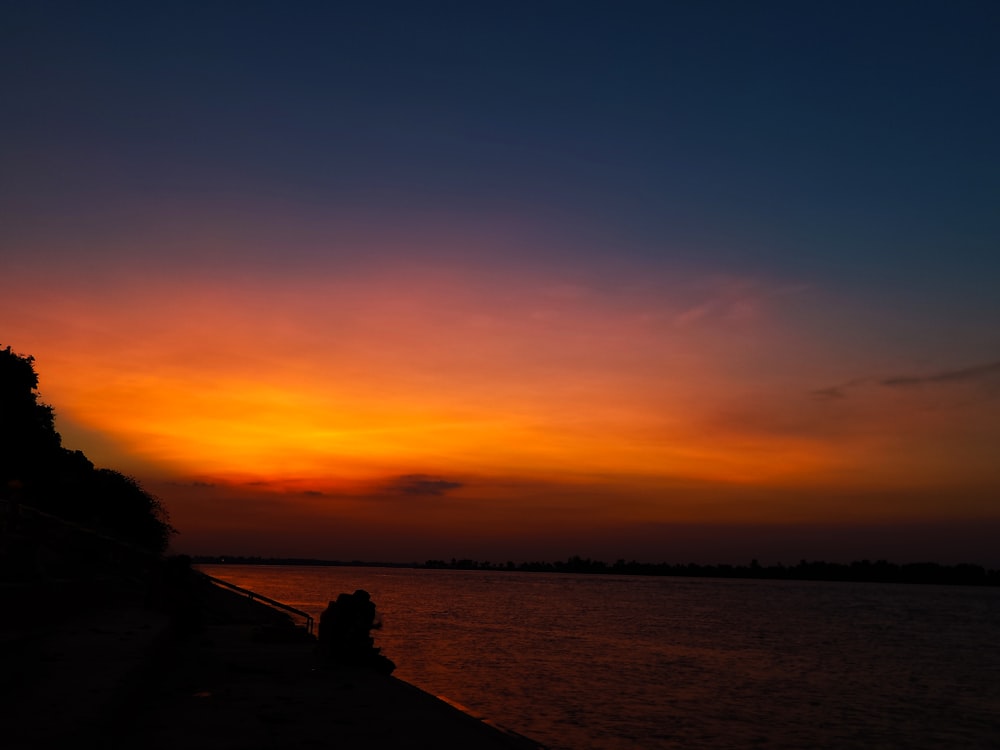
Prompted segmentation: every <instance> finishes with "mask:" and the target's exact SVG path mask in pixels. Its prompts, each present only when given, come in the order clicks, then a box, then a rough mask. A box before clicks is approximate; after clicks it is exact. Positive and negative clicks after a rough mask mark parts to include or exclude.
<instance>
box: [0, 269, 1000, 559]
mask: <svg viewBox="0 0 1000 750" xmlns="http://www.w3.org/2000/svg"><path fill="white" fill-rule="evenodd" d="M129 274H130V272H129V270H128V269H127V268H125V269H122V270H121V271H120V273H119V275H118V276H117V277H116V278H115V279H114V283H113V284H108V285H105V284H103V283H102V282H101V281H95V282H92V283H83V284H81V283H76V284H73V283H70V282H69V281H64V282H61V283H59V284H55V285H52V286H51V287H50V288H48V289H47V291H44V292H42V293H37V292H32V293H31V294H28V293H23V294H22V295H20V298H18V299H16V300H12V299H8V301H7V303H6V304H5V305H4V307H3V313H4V315H5V316H6V320H7V322H8V323H9V324H12V327H11V328H9V329H8V330H18V329H20V330H22V331H28V332H29V333H28V334H27V335H25V336H22V337H21V338H20V340H12V341H11V343H12V344H13V345H14V347H15V349H16V350H18V351H22V352H25V353H31V354H34V355H35V356H36V358H37V360H38V362H37V368H38V370H39V372H40V375H41V386H40V387H41V392H42V396H43V398H44V399H45V400H47V401H48V402H50V403H52V404H53V405H54V406H55V407H56V410H57V415H58V417H57V418H58V423H57V424H58V427H59V429H60V430H61V432H62V434H63V436H64V442H65V444H66V445H67V446H68V447H73V448H81V449H83V450H84V451H85V452H86V453H87V454H88V455H89V456H90V457H91V458H92V460H94V461H95V462H96V463H98V464H99V465H105V466H113V467H116V468H120V469H121V470H124V471H127V472H129V473H132V474H135V475H136V476H137V477H139V478H140V479H141V480H142V481H144V482H145V483H146V484H147V486H148V487H150V489H152V490H153V491H155V492H157V493H158V494H159V495H161V496H162V497H163V498H164V500H165V501H166V502H167V505H168V507H170V509H171V512H172V515H173V521H174V523H175V525H177V526H178V527H179V528H180V529H181V530H182V532H184V533H182V534H181V536H180V537H178V540H177V545H178V547H179V548H180V549H182V550H184V549H190V550H191V551H201V552H207V551H219V552H223V551H225V550H226V549H228V548H227V547H226V545H227V544H234V545H236V546H237V547H239V549H238V550H233V549H230V551H231V552H235V551H242V552H245V553H253V552H255V551H256V550H254V549H248V548H247V547H248V545H249V546H252V545H254V544H256V545H258V546H260V545H264V546H265V547H266V546H267V543H265V542H263V541H262V540H261V538H260V537H261V531H262V530H266V529H271V530H272V531H273V532H274V533H273V534H272V535H271V542H270V545H271V546H270V547H269V549H270V551H271V552H273V553H275V554H296V550H297V549H300V548H302V545H303V544H304V542H302V539H303V538H305V537H308V536H309V535H310V534H316V533H318V531H319V530H320V529H325V530H326V533H327V534H329V535H330V539H331V540H332V539H334V538H336V539H339V540H340V541H339V542H338V545H339V546H338V545H334V544H332V543H331V544H330V549H329V551H328V552H324V551H323V549H324V547H323V543H322V541H321V540H318V539H314V540H313V541H311V542H310V543H309V544H308V545H305V546H306V547H307V548H308V549H309V551H310V552H309V553H310V554H312V555H316V556H327V557H334V558H337V557H350V556H352V555H344V554H341V551H342V550H343V549H344V543H345V542H344V538H342V537H345V538H351V539H353V540H355V541H356V540H358V539H360V538H368V539H375V538H379V537H380V536H381V537H383V538H386V539H388V538H393V539H397V540H399V539H407V540H408V544H409V545H410V546H409V547H405V548H406V549H409V548H410V547H413V549H414V550H415V552H414V554H419V552H418V550H422V549H424V548H422V547H420V545H413V544H412V541H413V539H415V538H426V539H427V540H428V543H427V544H426V555H427V556H435V555H437V556H445V557H447V556H450V555H452V554H460V553H459V551H458V549H456V550H454V552H453V551H452V550H451V549H449V548H446V546H447V545H448V544H451V545H452V546H453V547H456V548H457V547H463V546H466V545H468V546H469V547H471V548H472V549H470V551H469V552H468V554H474V553H475V549H476V547H475V544H470V543H469V540H474V539H481V540H482V539H486V538H489V539H492V540H494V542H495V541H496V540H497V539H502V538H504V537H506V538H508V539H510V540H511V542H510V544H509V546H510V547H512V548H515V549H519V548H520V546H519V545H520V542H518V541H516V540H520V541H521V542H523V540H524V539H525V538H535V537H537V538H538V539H539V540H541V539H543V538H544V537H545V536H546V534H548V535H549V537H551V538H553V539H554V538H560V535H562V537H565V538H566V539H573V538H577V537H579V538H580V539H584V538H598V537H599V536H600V530H601V529H602V528H606V527H608V526H609V525H610V526H614V527H615V528H619V527H622V528H624V527H626V526H630V527H633V528H642V527H645V528H652V527H655V526H657V525H670V524H706V523H707V524H712V523H717V524H718V523H726V524H756V525H762V524H763V525H778V526H781V525H787V524H807V525H808V524H813V525H816V524H820V525H822V524H843V523H849V524H864V523H876V524H877V523H887V522H932V523H934V522H941V521H963V522H964V521H970V520H971V521H974V520H976V519H987V520H991V521H995V520H996V517H997V512H996V510H995V509H994V503H993V497H994V496H995V495H994V493H995V491H996V490H997V488H998V487H1000V472H998V469H997V467H996V462H995V461H994V453H993V451H992V450H991V448H990V446H994V447H995V446H996V445H997V441H996V439H997V437H998V435H1000V430H998V428H997V425H998V424H1000V419H998V417H1000V405H998V401H997V400H996V399H995V398H992V397H991V396H992V395H993V389H994V388H995V386H993V385H991V384H992V383H993V380H992V379H991V377H992V376H991V371H990V370H989V368H987V372H986V375H987V376H990V377H987V378H985V379H984V378H980V377H977V376H976V373H975V372H974V373H973V374H972V376H969V377H962V375H961V373H960V374H959V375H958V376H956V377H953V378H950V379H949V378H948V377H943V378H942V377H941V376H940V373H938V374H937V375H935V374H934V373H922V374H921V373H919V372H918V371H917V375H912V374H907V373H901V372H900V371H898V370H897V371H891V370H888V369H881V367H882V363H880V362H879V361H878V356H879V355H878V353H877V352H874V353H873V352H871V351H864V350H863V349H860V348H859V349H857V350H853V351H852V350H851V349H849V348H845V347H844V346H843V345H837V343H836V342H835V341H828V340H823V339H821V338H820V337H818V336H817V335H816V331H817V328H818V326H820V325H821V322H822V319H823V318H822V315H823V313H822V310H823V308H824V306H825V305H826V304H828V303H829V302H830V300H829V299H826V298H824V294H823V293H821V292H819V291H818V290H816V289H814V288H811V287H809V286H808V285H796V284H788V283H777V282H771V281H768V280H766V279H749V278H727V277H717V276H707V275H700V276H699V275H697V274H692V273H690V272H675V273H664V274H661V275H659V276H658V277H657V278H637V277H627V278H625V279H624V280H622V279H618V280H608V279H602V280H595V279H594V278H593V277H591V278H586V277H583V276H581V275H576V276H574V275H573V274H557V273H537V274H514V273H504V272H501V271H499V270H497V269H487V268H481V267H476V268H474V267H466V268H464V269H463V268H460V267H457V266H454V265H451V266H447V267H445V266H440V267H432V266H431V267H424V268H418V267H407V266H406V264H402V266H401V267H396V268H383V269H371V268H368V269H358V268H355V269H351V270H344V271H341V272H338V273H330V274H326V275H314V276H310V275H296V274H293V273H285V274H276V275H274V276H272V277H271V278H262V277H260V276H256V277H249V276H248V277H240V276H239V275H238V274H234V275H233V276H231V277H229V278H218V277H203V278H200V279H188V278H185V277H184V276H182V275H178V274H176V273H171V272H164V273H163V274H162V275H157V274H153V275H149V274H146V275H143V276H141V277H140V276H138V275H137V276H136V277H134V278H130V275H129ZM150 279H153V280H152V281H150ZM15 297H17V295H15ZM4 343H5V344H6V343H7V342H6V341H5V342H4ZM903 375H906V376H907V377H920V376H923V377H924V380H923V381H917V380H914V381H913V382H906V381H905V380H904V381H903V382H900V383H892V382H890V381H891V380H892V378H893V377H894V376H895V377H902V376H903ZM935 378H937V379H935ZM241 534H243V535H244V536H241ZM296 534H298V537H296ZM574 534H576V536H574ZM247 535H249V536H247ZM302 535H305V537H303V536H302ZM338 535H339V536H338ZM626 536H627V535H626ZM296 538H298V539H299V546H296V543H295V542H294V539H296ZM625 538H626V537H624V536H623V539H625ZM250 539H253V540H256V541H252V542H251V541H248V540H250ZM277 539H284V540H285V541H283V542H276V541H274V540H277ZM447 539H451V541H450V542H448V541H446V540H447ZM238 540H242V541H238ZM431 540H435V541H431ZM456 540H461V542H460V543H459V542H456ZM541 543H542V542H541V541H540V542H539V544H541ZM549 544H554V543H553V542H549ZM240 545H242V547H240ZM554 546H555V548H556V549H558V547H559V545H558V544H555V545H554ZM619 546H620V547H622V549H621V550H620V552H619V554H620V556H625V557H628V556H631V555H632V554H633V553H632V552H630V550H629V549H628V548H627V542H626V541H622V542H621V543H620V545H619ZM220 547H221V549H220ZM356 547H357V550H356V552H355V554H354V555H353V556H354V557H371V556H373V554H372V553H371V552H369V553H366V552H365V550H366V549H369V550H373V551H374V550H377V551H378V553H380V554H382V555H383V557H391V556H392V551H393V549H394V548H393V547H392V546H391V545H383V546H382V547H380V546H379V545H377V544H372V545H370V546H369V547H368V548H366V547H365V546H364V545H363V544H358V545H356ZM209 548H211V549H209ZM489 548H490V549H499V550H502V549H503V545H502V544H493V546H491V547H489ZM339 550H340V551H339ZM570 551H572V550H570ZM512 554H513V553H512ZM645 554H646V556H655V553H654V552H651V551H646V552H645Z"/></svg>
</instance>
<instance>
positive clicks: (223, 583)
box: [198, 571, 313, 635]
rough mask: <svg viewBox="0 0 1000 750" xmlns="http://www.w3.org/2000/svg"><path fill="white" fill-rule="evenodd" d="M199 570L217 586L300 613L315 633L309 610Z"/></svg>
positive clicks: (252, 599)
mask: <svg viewBox="0 0 1000 750" xmlns="http://www.w3.org/2000/svg"><path fill="white" fill-rule="evenodd" d="M198 572H199V573H201V574H202V575H203V576H205V578H207V579H208V580H210V581H211V582H212V583H214V584H216V585H217V586H224V587H225V588H227V589H232V590H233V591H236V592H238V593H240V594H244V595H245V596H246V597H247V598H248V599H250V600H251V601H254V600H257V601H261V602H264V603H265V604H267V605H268V606H271V607H276V608H278V609H283V610H285V611H286V612H291V613H292V614H294V615H298V616H299V617H303V618H305V621H306V632H307V633H308V634H309V635H312V633H313V616H312V615H311V614H309V613H308V612H303V611H302V610H301V609H296V608H295V607H292V606H290V605H288V604H285V603H284V602H279V601H278V600H277V599H272V598H271V597H269V596H264V595H263V594H258V593H257V592H256V591H251V590H250V589H245V588H243V587H242V586H237V585H236V584H235V583H230V582H229V581H223V580H222V579H221V578H216V577H215V576H210V575H209V574H208V573H205V572H202V571H198Z"/></svg>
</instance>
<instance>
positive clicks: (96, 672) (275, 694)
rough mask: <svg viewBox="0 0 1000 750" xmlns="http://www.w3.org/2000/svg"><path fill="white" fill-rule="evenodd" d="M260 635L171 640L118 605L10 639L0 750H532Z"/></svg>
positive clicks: (207, 630)
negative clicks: (56, 749)
mask: <svg viewBox="0 0 1000 750" xmlns="http://www.w3.org/2000/svg"><path fill="white" fill-rule="evenodd" d="M264 632H265V633H266V631H264ZM261 634H262V629H261V627H260V625H259V623H247V622H242V623H241V622H232V621H229V622H209V623H206V624H203V625H202V626H201V627H200V628H199V629H198V631H197V632H194V633H188V634H185V635H178V634H177V633H176V630H175V628H174V627H173V626H172V624H171V622H170V620H169V619H168V618H167V617H166V616H165V615H163V614H160V613H157V612H155V611H151V610H149V609H146V608H144V607H141V606H137V605H129V604H128V603H120V604H118V605H117V606H109V607H103V608H101V609H99V610H95V611H91V612H87V613H83V614H81V615H80V616H78V617H73V618H69V619H66V620H64V621H62V622H60V623H58V624H55V625H48V626H43V627H41V628H39V629H32V630H31V631H30V632H29V633H25V632H21V633H12V632H7V633H6V634H5V642H4V644H3V646H4V656H5V662H6V664H5V672H6V674H5V676H4V677H5V680H4V681H5V683H6V684H5V685H4V695H3V699H4V700H3V711H2V714H3V725H4V736H3V742H2V745H3V746H4V747H5V748H10V749H13V748H49V747H53V748H54V747H78V748H80V747H95V748H98V747H99V748H112V749H113V748H122V749H125V748H137V747H141V748H145V749H148V750H158V749H159V750H180V749H181V748H183V749H184V750H198V749H199V748H206V750H207V749H208V748H212V750H226V749H232V750H235V749H236V748H240V749H241V750H258V749H260V750H263V749H264V748H275V749H277V748H282V749H285V748H366V749H367V748H404V749H405V748H414V749H416V748H428V749H429V748H434V749H435V750H448V749H449V748H455V750H458V749H459V748H461V749H462V750H466V749H467V748H478V749H481V750H492V749H496V750H527V749H529V748H538V747H539V746H538V745H537V744H535V743H533V742H531V741H529V740H527V739H525V738H523V737H519V736H517V735H514V734H512V733H508V732H505V731H502V730H501V729H499V728H496V727H493V726H491V725H489V724H487V723H485V722H483V721H480V720H478V719H476V718H474V717H472V716H469V715H468V714H465V713H463V712H461V711H459V710H458V709H456V708H453V707H452V706H450V705H448V704H447V703H445V702H443V701H441V700H438V699H437V698H435V697H434V696H431V695H429V694H427V693H425V692H423V691H421V690H419V689H417V688H415V687H413V686H412V685H409V684H407V683H405V682H402V681H400V680H397V679H395V678H393V677H386V676H383V675H380V674H378V673H376V672H374V671H370V670H366V669H361V668H349V667H324V666H323V665H321V663H320V662H318V661H317V659H316V656H315V645H314V643H312V642H310V641H307V640H295V639H291V640H284V641H278V642H267V641H266V640H265V641H261Z"/></svg>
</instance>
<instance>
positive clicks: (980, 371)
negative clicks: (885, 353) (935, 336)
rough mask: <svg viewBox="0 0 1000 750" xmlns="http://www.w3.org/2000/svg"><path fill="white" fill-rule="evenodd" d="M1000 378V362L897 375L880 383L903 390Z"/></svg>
mask: <svg viewBox="0 0 1000 750" xmlns="http://www.w3.org/2000/svg"><path fill="white" fill-rule="evenodd" d="M994 377H1000V361H997V362H989V363H987V364H984V365H973V366H971V367H963V368H960V369H957V370H943V371H941V372H935V373H931V374H930V375H897V376H895V377H892V378H886V379H884V380H882V381H880V383H881V384H882V385H887V386H889V387H890V388H905V387H908V386H914V385H948V384H951V383H969V382H974V381H980V380H985V379H988V378H994Z"/></svg>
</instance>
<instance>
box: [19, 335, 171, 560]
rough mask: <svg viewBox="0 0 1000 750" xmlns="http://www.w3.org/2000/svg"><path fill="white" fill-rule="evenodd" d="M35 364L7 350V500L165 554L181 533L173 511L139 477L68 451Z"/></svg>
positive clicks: (79, 453)
mask: <svg viewBox="0 0 1000 750" xmlns="http://www.w3.org/2000/svg"><path fill="white" fill-rule="evenodd" d="M34 363H35V360H34V357H30V356H23V355H20V354H17V353H15V352H13V351H12V350H11V348H10V347H9V346H8V347H7V348H6V349H0V498H4V499H10V500H17V501H19V502H23V503H25V504H27V505H31V506H33V507H35V508H38V509H39V510H43V511H46V512H48V513H52V514H55V515H58V516H60V517H62V518H64V519H66V520H69V521H74V522H76V523H80V524H84V525H86V526H89V527H91V528H93V529H95V530H97V531H100V532H103V533H106V534H108V535H111V536H114V537H116V538H118V539H121V540H122V541H126V542H129V543H131V544H134V545H137V546H139V547H141V548H143V549H145V550H148V551H150V552H153V553H156V554H162V553H163V551H164V550H165V549H166V546H167V542H168V541H169V538H170V535H171V534H172V533H173V532H174V529H173V528H172V527H171V526H170V524H169V522H168V518H167V512H166V509H165V508H164V507H163V506H162V504H161V503H160V501H159V500H157V498H155V497H154V496H153V495H151V494H150V493H148V492H146V491H145V490H144V489H143V488H142V486H141V485H140V484H139V482H138V481H136V480H135V479H134V478H132V477H129V476H126V475H124V474H121V473H120V472H117V471H114V470H112V469H97V468H95V467H94V465H93V463H91V462H90V460H89V459H88V458H87V457H86V456H85V455H84V454H83V453H82V452H81V451H72V450H67V449H66V448H63V447H62V438H61V436H60V435H59V433H58V432H57V431H56V429H55V413H54V412H53V409H52V407H51V406H49V405H47V404H44V403H42V402H41V401H39V397H38V375H37V373H36V372H35V367H34Z"/></svg>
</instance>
